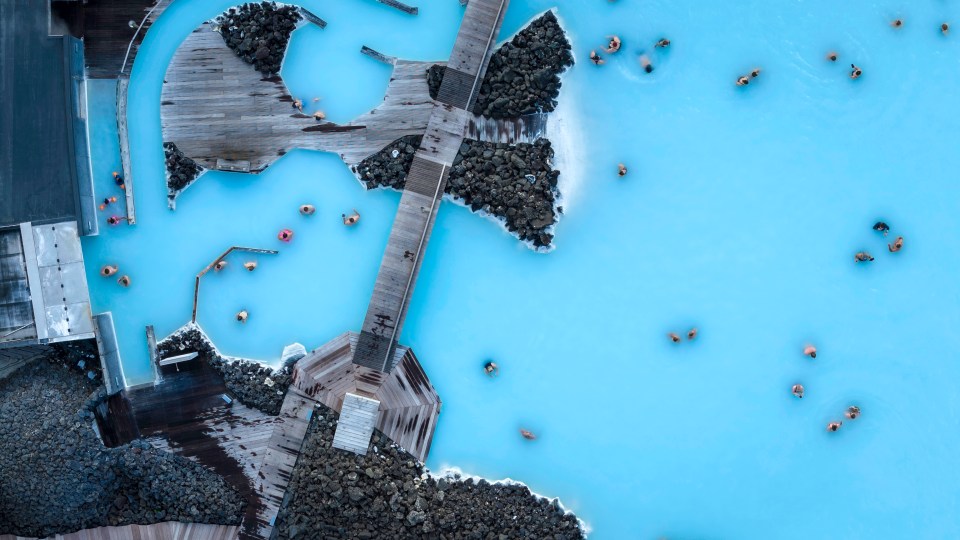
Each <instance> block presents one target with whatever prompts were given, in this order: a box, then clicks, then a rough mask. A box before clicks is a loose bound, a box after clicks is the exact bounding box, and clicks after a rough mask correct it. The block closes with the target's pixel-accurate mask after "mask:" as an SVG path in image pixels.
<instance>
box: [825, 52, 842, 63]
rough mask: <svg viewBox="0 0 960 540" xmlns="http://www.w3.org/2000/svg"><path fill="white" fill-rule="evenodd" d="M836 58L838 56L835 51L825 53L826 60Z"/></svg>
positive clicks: (834, 59)
mask: <svg viewBox="0 0 960 540" xmlns="http://www.w3.org/2000/svg"><path fill="white" fill-rule="evenodd" d="M837 58H839V56H837V53H835V52H833V51H831V52H828V53H827V60H829V61H831V62H836V61H837Z"/></svg>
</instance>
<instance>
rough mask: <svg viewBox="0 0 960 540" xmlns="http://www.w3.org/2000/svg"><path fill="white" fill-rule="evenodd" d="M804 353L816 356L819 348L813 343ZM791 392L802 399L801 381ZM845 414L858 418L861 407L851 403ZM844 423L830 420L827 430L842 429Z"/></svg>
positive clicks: (853, 418) (852, 418)
mask: <svg viewBox="0 0 960 540" xmlns="http://www.w3.org/2000/svg"><path fill="white" fill-rule="evenodd" d="M803 354H804V355H805V356H809V357H810V358H816V357H817V348H816V347H814V346H813V345H807V346H806V347H804V348H803ZM790 392H791V393H793V395H794V396H796V397H797V398H798V399H802V398H803V392H804V388H803V385H802V384H800V383H797V384H795V385H793V387H792V388H790ZM844 414H845V416H846V417H847V418H848V419H850V420H856V419H857V418H858V417H859V416H860V407H857V406H856V405H851V406H849V407H847V411H846V412H845V413H844ZM842 425H843V421H836V422H829V423H828V424H827V431H837V430H838V429H840V426H842Z"/></svg>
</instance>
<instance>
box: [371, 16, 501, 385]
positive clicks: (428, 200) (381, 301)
mask: <svg viewBox="0 0 960 540" xmlns="http://www.w3.org/2000/svg"><path fill="white" fill-rule="evenodd" d="M508 3H509V1H508V0H471V1H470V2H469V3H468V4H467V10H466V13H465V14H464V16H463V22H461V23H460V31H459V33H458V34H457V40H456V43H455V44H454V46H453V52H452V53H451V55H450V61H449V62H448V63H447V69H446V71H445V74H444V76H443V80H442V81H441V83H440V90H439V91H438V92H437V101H439V102H441V103H436V104H435V105H434V108H433V112H432V114H431V115H430V120H429V122H428V124H427V129H426V131H425V132H424V134H423V140H422V141H421V143H420V148H418V149H417V153H416V154H415V156H414V159H413V163H412V164H411V166H410V171H409V172H408V173H407V179H406V185H405V188H404V191H403V195H402V197H401V198H400V207H399V209H398V210H397V216H396V218H395V219H394V222H393V228H392V229H391V231H390V239H389V241H388V243H387V249H386V251H385V252H384V255H383V259H382V260H381V263H380V271H379V272H378V273H377V281H376V285H375V286H374V290H373V296H372V298H371V299H370V305H369V306H368V307H367V313H366V316H365V317H364V320H363V331H362V332H361V334H360V343H359V344H358V346H357V354H356V355H355V357H354V360H353V361H354V362H355V363H357V364H359V365H362V366H365V367H367V368H370V369H378V370H381V371H389V370H390V369H391V367H392V366H391V365H390V362H391V361H392V358H393V348H394V347H396V344H397V338H398V336H399V335H400V330H401V328H402V326H403V319H404V317H405V316H406V311H407V307H408V306H409V302H410V298H411V296H412V295H413V289H414V285H415V283H416V278H417V274H418V273H419V271H420V263H421V261H422V260H423V252H424V250H425V249H426V246H427V242H428V241H429V238H430V232H431V231H432V230H433V223H434V220H435V219H436V215H437V208H438V206H439V204H440V200H441V198H442V196H443V189H444V186H445V185H446V182H447V175H448V172H449V167H450V166H451V164H452V163H453V160H454V158H456V156H457V152H458V151H459V150H460V144H461V143H462V142H463V137H464V135H465V133H466V130H467V126H468V124H469V122H470V120H471V118H472V117H473V115H472V114H470V113H469V112H467V111H468V110H470V109H471V108H472V104H473V102H474V100H475V99H476V95H477V92H478V89H479V83H480V81H481V80H483V76H484V74H485V73H486V69H487V63H488V61H489V59H490V55H491V54H492V52H493V45H494V44H495V43H496V37H497V33H498V31H499V30H500V25H501V24H502V23H503V16H504V14H505V12H506V9H507V4H508Z"/></svg>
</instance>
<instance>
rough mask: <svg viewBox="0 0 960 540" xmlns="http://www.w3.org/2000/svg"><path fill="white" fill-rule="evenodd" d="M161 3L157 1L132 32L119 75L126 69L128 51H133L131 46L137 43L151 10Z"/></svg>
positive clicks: (159, 0)
mask: <svg viewBox="0 0 960 540" xmlns="http://www.w3.org/2000/svg"><path fill="white" fill-rule="evenodd" d="M162 2H163V0H157V3H156V4H154V5H153V7H152V8H150V11H148V12H147V14H146V15H144V16H143V20H142V21H140V26H137V31H136V32H134V33H133V37H132V38H130V43H129V44H128V45H127V53H126V54H125V55H123V63H122V64H120V74H121V75H122V74H123V72H124V70H126V69H127V59H129V58H130V50H131V49H133V44H134V42H136V41H137V36H138V35H140V30H141V29H142V28H143V25H144V24H146V23H147V19H148V18H150V15H152V14H153V10H155V9H157V6H159V5H160V4H161V3H162Z"/></svg>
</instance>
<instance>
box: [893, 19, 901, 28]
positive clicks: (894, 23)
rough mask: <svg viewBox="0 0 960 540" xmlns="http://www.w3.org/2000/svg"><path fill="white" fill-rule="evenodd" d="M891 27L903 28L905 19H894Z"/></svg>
mask: <svg viewBox="0 0 960 540" xmlns="http://www.w3.org/2000/svg"><path fill="white" fill-rule="evenodd" d="M890 26H892V27H894V28H902V27H903V19H894V20H893V21H891V22H890Z"/></svg>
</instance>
